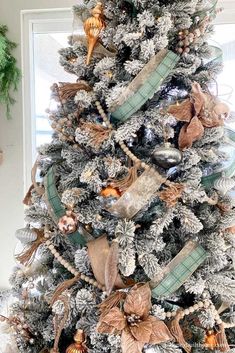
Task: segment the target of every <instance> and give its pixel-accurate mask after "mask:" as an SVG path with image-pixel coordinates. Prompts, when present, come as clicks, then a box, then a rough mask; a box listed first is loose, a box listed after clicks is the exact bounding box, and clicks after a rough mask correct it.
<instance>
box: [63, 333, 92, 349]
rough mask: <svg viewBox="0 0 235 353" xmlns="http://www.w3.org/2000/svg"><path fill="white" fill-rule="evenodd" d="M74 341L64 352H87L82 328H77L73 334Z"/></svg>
mask: <svg viewBox="0 0 235 353" xmlns="http://www.w3.org/2000/svg"><path fill="white" fill-rule="evenodd" d="M74 341H75V343H73V344H71V345H70V346H69V347H68V348H67V349H66V353H87V352H88V350H87V346H86V345H85V343H86V338H85V334H84V331H83V330H77V332H76V334H75V336H74Z"/></svg>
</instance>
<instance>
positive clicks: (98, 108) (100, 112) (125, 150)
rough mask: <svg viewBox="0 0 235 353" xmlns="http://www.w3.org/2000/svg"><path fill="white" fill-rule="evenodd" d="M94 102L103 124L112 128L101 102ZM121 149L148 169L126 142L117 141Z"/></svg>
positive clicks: (135, 161)
mask: <svg viewBox="0 0 235 353" xmlns="http://www.w3.org/2000/svg"><path fill="white" fill-rule="evenodd" d="M95 104H96V107H97V110H98V112H99V114H100V115H101V117H102V119H103V120H104V122H105V124H106V125H107V127H108V128H110V129H113V126H112V124H111V123H110V121H109V119H108V117H107V115H106V114H105V112H104V110H103V108H102V106H101V104H100V102H99V101H96V102H95ZM118 143H119V145H120V147H121V149H122V150H123V151H124V152H125V153H126V155H127V156H128V157H129V158H130V159H131V160H132V161H133V162H134V163H139V164H140V165H141V167H142V168H143V169H145V170H147V169H149V168H150V166H149V165H148V164H147V163H145V162H142V161H141V160H140V159H139V158H138V157H136V156H135V155H134V153H132V152H131V151H130V150H129V148H128V147H127V146H126V144H125V143H124V142H123V141H118Z"/></svg>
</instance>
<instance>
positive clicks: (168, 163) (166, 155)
mask: <svg viewBox="0 0 235 353" xmlns="http://www.w3.org/2000/svg"><path fill="white" fill-rule="evenodd" d="M182 158H183V155H182V153H181V152H180V151H179V150H178V149H177V148H174V147H171V145H170V143H165V145H164V146H162V147H158V148H156V149H155V150H154V152H153V155H152V159H153V163H155V164H156V165H158V166H159V167H161V168H164V169H169V168H172V167H175V166H177V165H178V164H180V163H181V161H182Z"/></svg>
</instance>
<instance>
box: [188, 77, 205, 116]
mask: <svg viewBox="0 0 235 353" xmlns="http://www.w3.org/2000/svg"><path fill="white" fill-rule="evenodd" d="M191 97H192V100H193V105H194V110H195V113H196V115H198V114H199V113H200V111H201V110H202V108H203V107H204V105H205V103H206V94H205V93H203V91H202V88H201V86H200V85H199V83H197V82H194V83H193V85H192V93H191Z"/></svg>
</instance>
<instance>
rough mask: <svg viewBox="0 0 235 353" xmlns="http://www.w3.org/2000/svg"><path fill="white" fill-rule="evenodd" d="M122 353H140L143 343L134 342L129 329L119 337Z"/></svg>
mask: <svg viewBox="0 0 235 353" xmlns="http://www.w3.org/2000/svg"><path fill="white" fill-rule="evenodd" d="M121 347H122V353H142V349H143V348H144V343H143V342H139V341H136V340H135V339H134V337H133V336H132V334H131V332H130V331H129V329H126V330H124V331H123V332H122V336H121Z"/></svg>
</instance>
